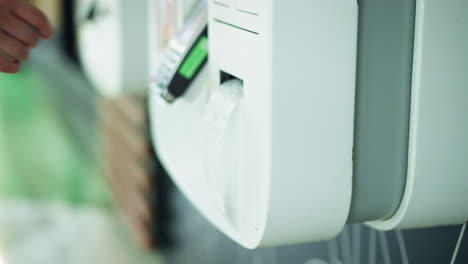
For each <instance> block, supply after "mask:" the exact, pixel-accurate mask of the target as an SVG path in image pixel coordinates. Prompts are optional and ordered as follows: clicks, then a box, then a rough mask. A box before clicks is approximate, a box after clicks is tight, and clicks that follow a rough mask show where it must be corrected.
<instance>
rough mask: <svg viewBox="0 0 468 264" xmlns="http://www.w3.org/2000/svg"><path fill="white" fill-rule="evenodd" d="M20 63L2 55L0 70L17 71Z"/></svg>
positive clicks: (6, 71)
mask: <svg viewBox="0 0 468 264" xmlns="http://www.w3.org/2000/svg"><path fill="white" fill-rule="evenodd" d="M19 68H20V64H19V63H18V62H13V61H10V60H8V59H7V58H5V57H4V56H1V55H0V72H4V73H17V72H18V71H19Z"/></svg>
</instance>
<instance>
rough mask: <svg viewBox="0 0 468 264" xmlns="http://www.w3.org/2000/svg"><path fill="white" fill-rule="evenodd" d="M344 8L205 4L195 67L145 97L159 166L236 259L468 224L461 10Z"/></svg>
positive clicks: (466, 60)
mask: <svg viewBox="0 0 468 264" xmlns="http://www.w3.org/2000/svg"><path fill="white" fill-rule="evenodd" d="M358 3H359V7H358V5H357V3H356V1H347V0H336V1H326V2H324V1H320V2H319V1H315V0H314V1H310V0H307V1H306V0H295V1H292V2H291V1H279V0H278V1H275V0H271V1H267V0H262V1H249V0H245V1H244V0H237V1H234V0H216V1H210V2H209V9H210V12H209V14H210V15H209V20H208V23H209V32H208V33H209V62H208V65H207V66H208V67H207V69H206V70H202V71H200V74H199V75H198V77H196V78H195V80H194V82H193V83H192V85H191V87H190V89H188V90H187V92H186V93H185V94H184V95H183V96H181V97H179V98H178V99H177V100H175V101H173V103H172V104H168V103H166V102H162V101H161V100H159V98H160V93H158V94H155V93H153V94H152V97H151V114H152V116H151V120H152V126H153V139H154V143H155V146H156V148H157V151H158V153H159V155H160V157H161V159H162V161H163V164H164V165H165V166H166V168H167V169H168V171H169V172H170V174H171V175H172V177H173V179H174V180H175V182H176V183H177V185H178V186H179V187H180V189H181V190H182V191H183V192H184V193H185V195H186V196H187V197H188V198H189V200H191V201H192V202H193V204H194V205H195V206H196V207H197V208H198V209H199V210H200V211H201V212H202V213H203V214H204V215H205V216H206V217H207V218H208V219H209V220H210V221H211V222H212V223H213V224H214V225H216V226H217V227H218V228H219V229H221V230H222V231H223V232H224V233H226V234H227V235H228V236H230V237H231V238H232V239H234V240H235V241H237V242H239V243H240V244H242V245H244V246H246V247H249V248H253V247H257V246H265V245H277V244H289V243H296V242H303V241H314V240H322V239H327V238H330V237H332V236H334V235H335V234H337V233H338V232H339V231H340V230H341V228H342V227H343V225H344V224H345V223H346V222H367V223H368V224H369V225H371V226H373V227H376V228H379V229H384V230H386V229H393V228H413V227H426V226H437V225H447V224H457V223H463V222H465V221H467V220H468V207H466V204H467V202H468V196H467V195H464V188H465V186H468V165H467V164H468V160H467V158H466V154H467V153H466V150H467V149H468V136H467V135H468V118H466V117H465V116H464V114H465V113H466V112H467V111H468V108H467V107H466V102H467V100H468V89H467V83H468V80H467V77H466V76H467V75H466V74H465V73H466V72H467V71H468V49H466V47H467V46H468V35H467V34H465V33H464V30H465V29H466V28H467V26H468V3H467V2H466V1H460V0H449V1H444V2H440V1H437V0H412V1H407V0H398V1H371V0H361V1H358ZM358 13H359V25H358V23H357V21H358ZM358 32H359V36H358ZM357 39H358V40H357ZM356 43H357V44H356ZM356 50H357V52H356ZM356 65H357V67H356ZM356 83H357V85H356ZM355 92H356V99H355ZM355 103H356V104H355ZM354 113H355V119H354ZM353 132H354V142H353ZM435 212H437V213H435Z"/></svg>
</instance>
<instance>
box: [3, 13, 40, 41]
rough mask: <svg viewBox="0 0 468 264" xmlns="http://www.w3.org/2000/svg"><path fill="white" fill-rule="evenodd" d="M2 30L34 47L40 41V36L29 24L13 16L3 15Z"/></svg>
mask: <svg viewBox="0 0 468 264" xmlns="http://www.w3.org/2000/svg"><path fill="white" fill-rule="evenodd" d="M0 29H2V30H3V31H4V32H7V33H8V34H10V35H11V36H13V37H15V38H16V39H18V40H20V41H21V42H23V43H25V44H26V45H27V46H30V47H33V46H35V45H36V44H37V42H38V41H39V34H38V33H37V32H36V30H35V29H34V28H33V27H31V26H30V25H29V24H27V23H25V22H24V21H22V20H21V19H19V18H17V17H15V16H13V15H9V14H7V15H3V16H1V17H0Z"/></svg>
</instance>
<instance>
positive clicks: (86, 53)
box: [76, 0, 149, 96]
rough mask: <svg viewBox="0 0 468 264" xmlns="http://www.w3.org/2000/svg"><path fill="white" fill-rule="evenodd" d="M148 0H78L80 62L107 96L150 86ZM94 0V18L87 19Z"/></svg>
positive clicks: (99, 89) (134, 91)
mask: <svg viewBox="0 0 468 264" xmlns="http://www.w3.org/2000/svg"><path fill="white" fill-rule="evenodd" d="M148 1H149V0H138V1H127V0H80V1H78V2H77V5H78V10H79V12H78V14H77V17H76V23H77V26H78V46H79V47H78V48H79V53H80V57H81V62H82V64H83V67H84V70H85V72H86V74H87V76H88V77H89V78H90V80H91V82H92V83H93V85H94V86H95V87H96V88H97V89H98V91H99V92H100V93H102V94H104V95H106V96H118V95H121V94H122V93H142V92H144V91H145V88H146V87H147V81H148V78H149V77H148V76H149V74H148V57H149V55H148V50H149V49H148V43H149V41H148V30H147V25H148V23H149V22H148V13H149V12H148V11H147V9H148ZM94 3H97V8H96V12H95V18H94V19H93V20H87V19H86V16H87V14H88V13H89V10H90V8H91V6H92V5H93V4H94Z"/></svg>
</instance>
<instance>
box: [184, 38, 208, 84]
mask: <svg viewBox="0 0 468 264" xmlns="http://www.w3.org/2000/svg"><path fill="white" fill-rule="evenodd" d="M207 56H208V38H207V37H206V36H203V37H202V38H201V39H200V40H199V41H198V42H197V44H196V45H195V47H194V48H193V49H192V51H191V52H190V54H189V55H188V56H187V58H186V59H185V61H184V62H183V63H182V66H181V67H180V69H179V74H180V75H182V76H183V77H184V78H185V79H187V80H190V79H192V78H193V75H195V73H196V72H197V70H198V68H200V66H201V64H202V63H203V61H204V60H205V59H206V57H207Z"/></svg>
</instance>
